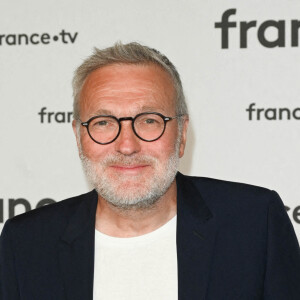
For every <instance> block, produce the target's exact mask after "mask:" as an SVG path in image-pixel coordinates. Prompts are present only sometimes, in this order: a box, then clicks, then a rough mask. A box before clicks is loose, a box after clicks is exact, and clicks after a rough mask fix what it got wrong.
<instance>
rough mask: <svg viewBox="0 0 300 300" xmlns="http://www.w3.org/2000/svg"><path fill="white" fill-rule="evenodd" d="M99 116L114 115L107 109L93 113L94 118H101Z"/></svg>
mask: <svg viewBox="0 0 300 300" xmlns="http://www.w3.org/2000/svg"><path fill="white" fill-rule="evenodd" d="M99 115H113V113H112V112H111V111H110V110H107V109H98V110H97V111H95V112H94V113H93V116H99Z"/></svg>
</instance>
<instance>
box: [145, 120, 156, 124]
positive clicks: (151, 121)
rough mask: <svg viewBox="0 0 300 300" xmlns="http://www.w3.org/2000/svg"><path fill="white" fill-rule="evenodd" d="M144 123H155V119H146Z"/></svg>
mask: <svg viewBox="0 0 300 300" xmlns="http://www.w3.org/2000/svg"><path fill="white" fill-rule="evenodd" d="M145 123H146V124H154V123H156V120H154V119H146V120H145Z"/></svg>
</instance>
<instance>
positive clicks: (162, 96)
mask: <svg viewBox="0 0 300 300" xmlns="http://www.w3.org/2000/svg"><path fill="white" fill-rule="evenodd" d="M174 96H175V95H174V86H173V82H172V80H171V78H170V76H169V75H168V74H166V71H164V70H162V69H161V68H160V67H156V66H155V65H153V64H151V65H124V64H122V65H109V66H105V67H103V68H100V69H97V70H95V71H94V72H93V73H91V74H90V75H89V77H88V78H87V80H86V82H85V85H84V87H83V90H82V94H81V109H83V110H86V109H87V108H88V110H89V111H90V113H92V114H95V113H98V112H103V113H104V112H105V111H106V112H113V111H116V109H117V110H118V108H119V109H121V110H123V109H124V105H125V106H127V107H126V108H127V110H129V109H130V110H131V111H132V113H134V112H136V113H139V112H143V111H157V110H161V112H163V111H164V110H166V109H168V110H170V107H173V106H174V98H175V97H174ZM116 105H117V106H118V107H116ZM119 106H120V107H119ZM122 106H123V107H122Z"/></svg>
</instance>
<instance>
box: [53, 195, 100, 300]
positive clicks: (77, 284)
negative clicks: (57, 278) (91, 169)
mask: <svg viewBox="0 0 300 300" xmlns="http://www.w3.org/2000/svg"><path fill="white" fill-rule="evenodd" d="M78 201H79V203H78V205H77V208H76V209H75V210H74V212H73V214H72V215H71V216H70V219H69V222H68V226H67V227H66V229H65V231H64V233H63V235H62V237H61V240H60V242H59V245H58V246H59V264H60V270H61V274H62V281H63V287H64V293H65V297H66V299H68V300H82V299H85V300H92V299H93V281H94V248H95V216H96V208H97V202H98V195H97V193H96V191H92V192H90V193H87V194H85V195H82V196H81V198H80V199H78ZM74 204H75V203H74Z"/></svg>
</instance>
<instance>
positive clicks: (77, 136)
mask: <svg viewBox="0 0 300 300" xmlns="http://www.w3.org/2000/svg"><path fill="white" fill-rule="evenodd" d="M77 122H78V121H76V120H73V121H72V127H73V132H74V134H75V138H76V143H77V148H78V149H79V141H80V136H79V135H80V133H79V132H78V130H77Z"/></svg>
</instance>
